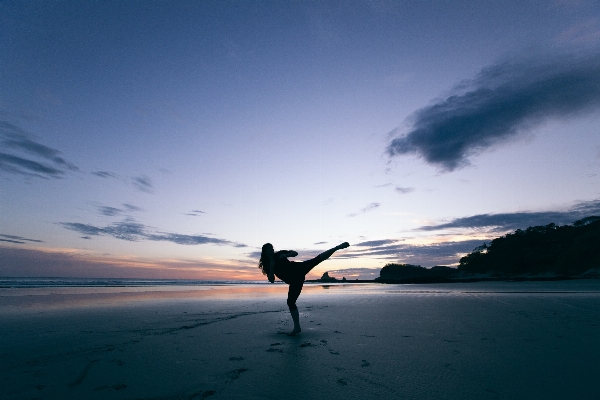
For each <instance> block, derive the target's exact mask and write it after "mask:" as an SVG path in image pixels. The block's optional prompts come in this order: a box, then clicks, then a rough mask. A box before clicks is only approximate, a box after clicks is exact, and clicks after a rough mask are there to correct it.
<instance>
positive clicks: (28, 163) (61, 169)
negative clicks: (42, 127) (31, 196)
mask: <svg viewBox="0 0 600 400" xmlns="http://www.w3.org/2000/svg"><path fill="white" fill-rule="evenodd" d="M0 149H1V150H0V171H4V172H8V173H11V174H17V175H25V176H36V177H40V178H61V177H62V176H64V174H65V173H67V172H68V171H78V170H79V168H77V167H76V166H75V165H73V164H72V163H70V162H68V161H66V160H65V159H64V158H62V157H61V156H60V151H58V150H55V149H53V148H51V147H48V146H45V145H43V144H40V143H37V142H36V141H34V140H33V139H31V137H30V135H29V134H28V133H27V132H25V131H24V130H22V129H21V128H19V127H17V126H15V125H12V124H10V123H8V122H6V121H0Z"/></svg>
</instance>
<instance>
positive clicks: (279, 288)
mask: <svg viewBox="0 0 600 400" xmlns="http://www.w3.org/2000/svg"><path fill="white" fill-rule="evenodd" d="M286 290H287V287H286V286H284V285H240V286H238V285H233V286H221V287H219V286H211V287H194V288H190V287H161V288H44V289H0V321H1V323H0V398H2V399H69V398H73V399H107V398H116V399H121V398H122V399H203V398H210V399H211V400H212V399H283V398H286V399H307V398H316V399H359V398H360V399H371V398H384V399H567V398H572V399H598V398H600V379H598V377H599V376H600V340H599V339H600V281H598V280H586V281H564V282H519V283H517V282H515V283H504V282H490V283H470V284H438V285H379V284H367V285H332V286H329V287H327V286H325V287H324V286H320V285H311V286H307V287H305V289H304V291H303V293H302V295H301V296H300V299H299V301H298V305H299V308H300V312H301V314H300V317H301V324H302V329H303V331H302V333H301V334H299V335H297V336H295V337H288V336H286V335H285V332H288V331H289V330H290V329H291V319H290V317H289V313H288V312H287V309H286V305H285V296H286Z"/></svg>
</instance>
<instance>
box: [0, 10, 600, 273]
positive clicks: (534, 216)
mask: <svg viewBox="0 0 600 400" xmlns="http://www.w3.org/2000/svg"><path fill="white" fill-rule="evenodd" d="M0 36H1V37H2V41H0V52H1V53H2V60H3V61H2V66H1V70H0V88H1V90H0V121H1V125H0V141H1V142H2V150H1V151H0V184H1V187H2V190H1V192H0V207H1V208H0V228H1V229H0V234H1V235H3V236H0V241H1V242H0V243H1V244H0V247H1V246H3V247H2V249H0V251H5V252H8V251H9V250H10V254H11V256H10V257H12V258H11V260H20V261H7V262H5V263H4V264H3V265H0V274H2V275H11V274H12V275H14V274H18V273H19V271H21V270H20V269H19V268H21V267H19V266H26V269H25V270H22V271H21V272H23V274H33V275H35V274H37V275H46V276H47V275H53V274H65V273H66V274H70V275H80V276H94V274H95V273H98V274H101V275H103V276H106V275H111V274H114V275H115V276H125V275H127V276H154V277H156V276H169V277H171V276H181V277H183V276H185V277H210V278H215V277H217V278H218V277H221V276H222V277H223V279H226V278H227V277H236V278H251V277H253V276H254V273H255V271H254V270H255V267H254V264H255V262H256V260H254V259H253V258H252V257H253V256H254V255H255V252H256V251H257V249H258V248H259V247H260V246H261V245H262V244H263V243H264V242H267V241H269V242H272V243H274V244H275V247H276V248H295V249H296V250H298V251H299V252H300V254H301V255H303V254H305V255H310V254H313V253H314V252H316V251H318V250H320V249H322V248H326V247H330V246H333V245H336V244H337V243H338V242H340V241H349V242H350V243H365V242H373V243H376V242H380V243H386V244H381V245H379V246H373V249H371V250H368V249H367V250H365V246H359V247H360V248H358V247H357V248H356V250H354V253H352V251H350V252H349V253H347V254H348V255H349V256H348V257H347V258H345V259H341V258H340V259H339V260H337V261H332V264H331V265H330V266H329V267H331V269H343V268H379V267H381V266H383V264H385V263H386V262H389V261H400V262H402V261H406V262H409V261H410V262H413V263H421V264H423V265H427V266H430V265H434V264H439V263H445V264H451V263H455V262H457V261H458V257H459V256H460V254H463V253H464V252H465V251H468V247H469V246H470V245H471V244H472V243H475V242H471V241H478V240H484V239H486V238H489V237H490V236H491V235H492V236H493V235H497V234H501V233H502V232H505V231H508V230H512V229H514V227H515V226H520V225H519V224H520V223H521V224H529V223H531V221H535V222H536V223H538V222H539V223H540V224H542V223H549V222H558V221H551V220H549V219H552V218H558V217H560V218H563V217H564V218H563V220H564V221H563V220H561V221H563V222H564V223H568V222H569V218H571V217H576V216H578V215H580V214H581V213H579V214H578V211H577V210H580V209H581V207H584V206H583V205H590V204H591V205H592V206H590V207H592V208H589V207H588V208H587V210H590V212H592V211H594V210H596V208H594V207H596V206H595V205H596V204H597V201H598V199H599V198H600V179H599V175H598V172H599V167H600V158H599V156H600V139H599V138H600V136H599V135H598V130H599V128H600V119H599V116H600V113H599V112H598V108H599V105H600V87H599V86H598V83H597V82H600V79H599V78H600V61H599V60H600V51H599V49H600V9H599V8H598V7H597V2H594V1H585V0H582V1H555V2H552V1H551V2H548V1H539V2H536V1H531V2H521V1H504V2H497V1H483V2H467V1H464V2H460V1H457V2H439V1H431V2H428V1H425V2H423V1H414V2H409V1H406V2H404V1H402V2H393V1H392V2H389V1H356V2H333V1H332V2H323V1H318V2H304V1H302V2H300V1H298V2H294V1H290V2H243V1H234V2H226V1H204V2H195V1H194V2H192V1H190V2H183V1H179V2H153V1H126V2H111V1H106V2H64V1H55V2H18V1H6V2H2V3H0ZM584 208H585V207H584ZM486 218H487V219H486ZM484 220H485V221H487V222H485V223H483V222H481V221H484ZM469 221H470V222H469ZM473 221H480V222H478V223H479V225H477V224H476V225H477V226H475V225H472V224H473V223H474V222H473ZM571 222H572V221H571ZM469 224H471V225H469ZM481 224H483V225H481ZM433 226H438V228H439V229H438V228H432V227H433ZM523 227H524V228H526V226H523ZM382 241H383V242H382ZM381 246H383V247H381ZM390 246H391V247H390ZM419 246H420V247H419ZM380 247H381V248H380ZM465 249H467V250H465ZM7 254H8V253H7ZM32 257H34V258H35V257H37V258H35V259H39V260H43V259H44V257H46V259H47V260H48V262H47V263H46V264H44V263H43V262H40V263H32V262H29V261H27V260H32V259H33V258H32ZM61 257H67V258H61ZM68 257H72V258H73V259H77V260H78V264H77V265H79V267H73V268H71V269H68V268H67V269H66V270H65V269H60V268H58V267H56V265H66V264H68V263H66V264H65V262H63V264H61V263H60V262H58V261H56V260H64V259H68ZM5 259H8V258H5ZM52 260H54V261H52ZM33 264H36V265H37V266H36V267H31V265H33ZM44 265H47V267H45V266H44ZM50 265H53V266H54V267H50ZM86 265H87V267H86ZM100 266H102V267H100ZM23 268H25V267H23ZM57 268H58V269H57ZM323 268H325V267H323ZM111 271H112V272H111ZM353 271H354V270H353ZM322 272H324V270H318V271H316V274H321V273H322ZM256 278H260V276H257V277H256Z"/></svg>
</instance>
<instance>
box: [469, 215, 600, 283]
mask: <svg viewBox="0 0 600 400" xmlns="http://www.w3.org/2000/svg"><path fill="white" fill-rule="evenodd" d="M597 267H600V217H597V216H591V217H586V218H583V219H581V220H578V221H575V222H574V223H573V225H563V226H557V225H555V224H549V225H545V226H532V227H529V228H527V229H526V230H521V229H517V230H516V231H515V232H514V233H508V234H506V235H504V236H501V237H499V238H496V239H494V240H492V241H491V242H490V243H489V244H488V243H484V244H483V245H481V246H479V247H477V248H475V249H474V250H473V251H472V252H471V253H470V254H468V255H466V256H465V257H463V258H461V259H460V265H459V266H458V270H459V271H463V272H468V273H486V272H493V273H500V274H505V275H517V274H526V273H532V274H538V273H543V272H553V273H557V274H564V275H577V274H581V273H583V272H585V271H587V270H589V269H591V268H597Z"/></svg>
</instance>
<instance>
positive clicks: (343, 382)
mask: <svg viewBox="0 0 600 400" xmlns="http://www.w3.org/2000/svg"><path fill="white" fill-rule="evenodd" d="M337 384H338V385H340V386H346V385H348V382H346V379H344V378H342V379H338V380H337Z"/></svg>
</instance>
